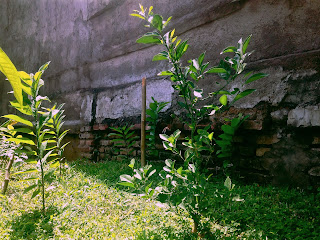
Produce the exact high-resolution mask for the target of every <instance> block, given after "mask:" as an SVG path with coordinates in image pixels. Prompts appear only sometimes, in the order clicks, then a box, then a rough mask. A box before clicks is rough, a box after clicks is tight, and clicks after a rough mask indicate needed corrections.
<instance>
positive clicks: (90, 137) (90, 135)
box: [79, 132, 94, 139]
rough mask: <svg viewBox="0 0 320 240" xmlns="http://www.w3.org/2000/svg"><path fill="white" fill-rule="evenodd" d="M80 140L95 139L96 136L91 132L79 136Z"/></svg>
mask: <svg viewBox="0 0 320 240" xmlns="http://www.w3.org/2000/svg"><path fill="white" fill-rule="evenodd" d="M79 138H80V139H94V135H93V134H92V133H89V132H84V133H80V134H79Z"/></svg>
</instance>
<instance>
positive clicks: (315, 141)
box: [312, 137, 320, 144]
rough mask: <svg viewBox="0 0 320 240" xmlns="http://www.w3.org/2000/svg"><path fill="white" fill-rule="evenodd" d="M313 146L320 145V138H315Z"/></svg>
mask: <svg viewBox="0 0 320 240" xmlns="http://www.w3.org/2000/svg"><path fill="white" fill-rule="evenodd" d="M312 144H320V137H314V138H313V141H312Z"/></svg>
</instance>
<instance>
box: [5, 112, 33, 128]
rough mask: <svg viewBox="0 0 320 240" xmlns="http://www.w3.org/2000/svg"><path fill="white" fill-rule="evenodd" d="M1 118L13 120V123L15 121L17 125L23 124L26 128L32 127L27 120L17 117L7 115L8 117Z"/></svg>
mask: <svg viewBox="0 0 320 240" xmlns="http://www.w3.org/2000/svg"><path fill="white" fill-rule="evenodd" d="M2 117H4V118H9V119H11V120H14V121H17V122H19V123H23V124H25V125H27V126H30V127H33V124H32V123H31V122H30V121H28V120H27V119H24V118H23V117H20V116H17V115H13V114H9V115H4V116H2Z"/></svg>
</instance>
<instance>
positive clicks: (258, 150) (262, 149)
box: [256, 148, 271, 157]
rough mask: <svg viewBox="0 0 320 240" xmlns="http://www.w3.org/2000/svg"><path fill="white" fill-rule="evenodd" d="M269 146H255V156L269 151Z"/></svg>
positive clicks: (260, 155)
mask: <svg viewBox="0 0 320 240" xmlns="http://www.w3.org/2000/svg"><path fill="white" fill-rule="evenodd" d="M270 150H271V148H257V150H256V156H258V157H262V156H263V155H264V154H265V153H266V152H269V151H270Z"/></svg>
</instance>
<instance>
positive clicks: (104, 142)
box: [100, 140, 112, 146]
mask: <svg viewBox="0 0 320 240" xmlns="http://www.w3.org/2000/svg"><path fill="white" fill-rule="evenodd" d="M100 144H101V145H102V146H111V145H112V142H111V141H110V140H101V141H100Z"/></svg>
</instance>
